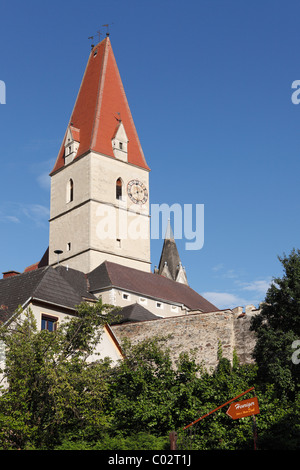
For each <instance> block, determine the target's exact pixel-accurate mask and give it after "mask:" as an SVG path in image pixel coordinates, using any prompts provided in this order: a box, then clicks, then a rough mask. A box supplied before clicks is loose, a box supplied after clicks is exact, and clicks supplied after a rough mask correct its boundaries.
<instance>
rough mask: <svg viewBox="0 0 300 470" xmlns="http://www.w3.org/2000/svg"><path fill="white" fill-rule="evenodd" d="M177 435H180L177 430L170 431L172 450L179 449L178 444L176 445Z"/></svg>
mask: <svg viewBox="0 0 300 470" xmlns="http://www.w3.org/2000/svg"><path fill="white" fill-rule="evenodd" d="M177 437H178V435H177V432H176V431H172V432H170V434H169V438H170V449H171V450H176V449H177V445H176V441H177Z"/></svg>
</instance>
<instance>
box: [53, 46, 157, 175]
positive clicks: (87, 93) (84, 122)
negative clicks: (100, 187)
mask: <svg viewBox="0 0 300 470" xmlns="http://www.w3.org/2000/svg"><path fill="white" fill-rule="evenodd" d="M118 119H121V120H122V122H123V125H124V127H125V131H126V134H127V137H128V139H129V143H128V162H129V163H131V164H133V165H137V166H139V167H142V168H145V169H149V167H148V165H147V163H146V160H145V157H144V154H143V150H142V148H141V145H140V141H139V138H138V135H137V132H136V129H135V125H134V122H133V119H132V115H131V112H130V109H129V105H128V102H127V98H126V95H125V91H124V88H123V84H122V81H121V78H120V74H119V70H118V67H117V64H116V61H115V57H114V54H113V50H112V47H111V43H110V39H109V37H106V38H105V39H104V40H103V41H102V42H100V43H99V44H98V45H97V46H95V47H94V48H93V49H92V50H91V53H90V57H89V60H88V64H87V67H86V70H85V73H84V76H83V80H82V83H81V86H80V89H79V92H78V96H77V99H76V102H75V106H74V109H73V112H72V115H71V118H70V122H69V125H70V126H73V127H74V128H76V129H77V130H79V132H80V145H79V149H78V152H77V155H76V157H75V158H78V157H80V156H81V155H84V154H85V153H87V152H88V151H90V150H92V151H95V152H99V153H103V154H104V155H107V156H110V157H113V158H115V157H114V154H113V149H112V142H111V140H112V138H113V136H114V132H115V129H116V124H117V120H118ZM65 138H66V136H65V137H64V140H63V142H62V145H61V148H60V151H59V154H58V157H57V160H56V162H55V165H54V168H53V170H52V172H51V174H52V173H54V172H55V171H57V170H59V169H60V168H62V167H63V166H64V142H65Z"/></svg>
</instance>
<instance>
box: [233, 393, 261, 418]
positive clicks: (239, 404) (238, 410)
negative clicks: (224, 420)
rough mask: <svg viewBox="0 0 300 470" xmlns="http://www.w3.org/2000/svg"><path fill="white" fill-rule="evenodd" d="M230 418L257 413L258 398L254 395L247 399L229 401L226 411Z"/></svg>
mask: <svg viewBox="0 0 300 470" xmlns="http://www.w3.org/2000/svg"><path fill="white" fill-rule="evenodd" d="M226 413H227V414H228V416H230V417H231V418H232V419H238V418H245V417H246V416H252V415H257V414H258V413H259V406H258V400H257V398H256V397H253V398H248V399H247V400H242V401H236V402H235V403H231V405H230V407H229V408H228V410H227V412H226Z"/></svg>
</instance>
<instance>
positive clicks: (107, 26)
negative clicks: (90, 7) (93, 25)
mask: <svg viewBox="0 0 300 470" xmlns="http://www.w3.org/2000/svg"><path fill="white" fill-rule="evenodd" d="M112 24H113V23H110V24H103V25H102V26H103V27H105V28H106V36H109V26H110V25H112ZM97 36H98V42H100V37H101V36H102V33H101V31H100V29H99V30H98V31H97ZM94 38H95V35H94V36H89V38H88V39H91V40H92V44H91V48H92V49H93V47H94V46H95V44H94Z"/></svg>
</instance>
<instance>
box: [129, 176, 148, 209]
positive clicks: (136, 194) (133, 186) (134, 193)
mask: <svg viewBox="0 0 300 470" xmlns="http://www.w3.org/2000/svg"><path fill="white" fill-rule="evenodd" d="M127 193H128V196H129V197H130V199H131V200H132V202H134V203H135V204H145V202H146V201H147V199H148V191H147V188H146V186H145V185H144V184H143V183H142V182H141V181H139V180H131V181H129V183H128V185H127Z"/></svg>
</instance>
